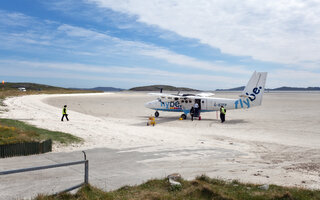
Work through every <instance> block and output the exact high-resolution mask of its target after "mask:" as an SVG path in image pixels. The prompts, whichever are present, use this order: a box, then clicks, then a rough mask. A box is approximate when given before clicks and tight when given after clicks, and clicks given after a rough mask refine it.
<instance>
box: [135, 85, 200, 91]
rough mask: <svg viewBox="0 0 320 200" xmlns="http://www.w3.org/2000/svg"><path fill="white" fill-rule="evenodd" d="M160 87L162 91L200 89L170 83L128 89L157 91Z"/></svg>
mask: <svg viewBox="0 0 320 200" xmlns="http://www.w3.org/2000/svg"><path fill="white" fill-rule="evenodd" d="M160 88H163V90H164V91H200V90H196V89H191V88H184V87H174V86H170V85H149V86H141V87H134V88H131V89H129V90H130V91H159V90H160Z"/></svg>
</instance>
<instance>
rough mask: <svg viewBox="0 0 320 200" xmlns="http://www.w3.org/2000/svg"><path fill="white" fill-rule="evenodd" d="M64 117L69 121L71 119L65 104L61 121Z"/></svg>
mask: <svg viewBox="0 0 320 200" xmlns="http://www.w3.org/2000/svg"><path fill="white" fill-rule="evenodd" d="M64 117H66V119H67V121H69V119H68V114H67V105H64V106H63V110H62V118H61V121H63V118H64Z"/></svg>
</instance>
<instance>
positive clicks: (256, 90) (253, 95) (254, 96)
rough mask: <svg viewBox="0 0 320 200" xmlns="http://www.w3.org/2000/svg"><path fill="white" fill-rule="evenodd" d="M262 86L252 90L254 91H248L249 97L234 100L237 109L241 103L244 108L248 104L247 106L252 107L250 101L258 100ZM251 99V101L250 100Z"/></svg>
mask: <svg viewBox="0 0 320 200" xmlns="http://www.w3.org/2000/svg"><path fill="white" fill-rule="evenodd" d="M261 89H262V87H261V86H260V87H255V88H253V90H252V93H251V94H249V93H246V95H247V96H248V98H247V99H245V100H242V99H238V100H237V101H235V102H234V107H235V109H237V108H238V106H239V105H240V107H241V108H243V107H244V106H246V107H247V108H250V102H252V101H254V100H256V98H257V95H258V94H259V93H260V92H261ZM249 100H250V101H249Z"/></svg>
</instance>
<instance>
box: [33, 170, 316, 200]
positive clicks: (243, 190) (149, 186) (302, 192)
mask: <svg viewBox="0 0 320 200" xmlns="http://www.w3.org/2000/svg"><path fill="white" fill-rule="evenodd" d="M180 182H181V187H176V186H175V187H173V186H171V185H170V184H169V182H168V180H167V179H161V180H150V181H148V182H146V183H144V184H141V185H138V186H124V187H122V188H120V189H118V190H115V191H111V192H104V191H102V190H100V189H98V188H96V187H93V186H90V185H88V186H84V187H82V188H81V189H80V190H79V191H78V192H77V193H76V194H68V193H64V194H59V195H57V196H45V195H39V196H38V197H37V198H36V200H53V199H60V200H67V199H73V200H97V199H105V200H142V199H143V200H209V199H210V200H211V199H214V200H294V199H297V200H298V199H299V200H316V199H320V191H319V190H307V189H302V188H292V187H291V188H290V187H281V186H276V185H270V186H269V188H268V189H264V188H262V187H261V186H260V185H255V184H243V183H240V182H238V181H232V182H227V181H223V180H218V179H211V178H209V177H207V176H205V175H202V176H200V177H197V178H196V179H195V180H193V181H186V180H180Z"/></svg>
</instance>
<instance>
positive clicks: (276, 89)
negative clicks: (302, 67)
mask: <svg viewBox="0 0 320 200" xmlns="http://www.w3.org/2000/svg"><path fill="white" fill-rule="evenodd" d="M244 88H245V86H241V87H236V88H230V89H216V91H242V90H244ZM266 91H320V87H306V88H301V87H286V86H284V87H279V88H274V89H268V88H267V89H266Z"/></svg>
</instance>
